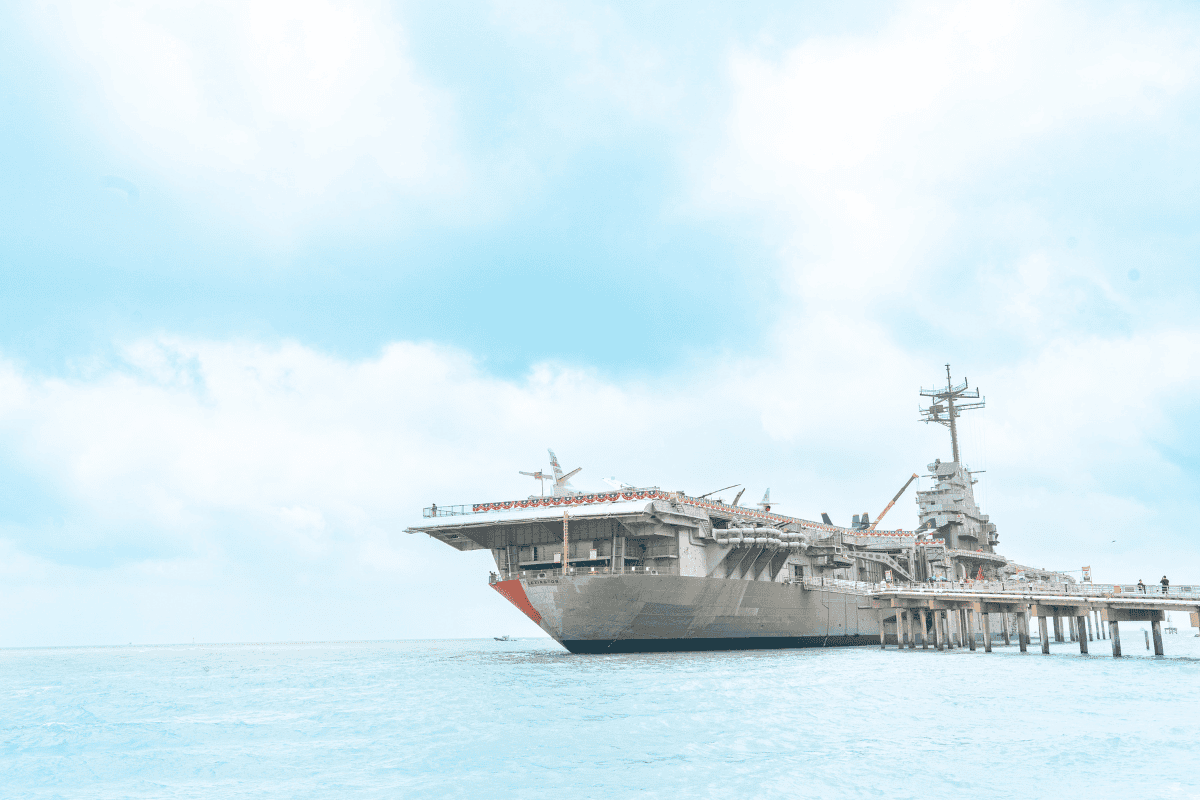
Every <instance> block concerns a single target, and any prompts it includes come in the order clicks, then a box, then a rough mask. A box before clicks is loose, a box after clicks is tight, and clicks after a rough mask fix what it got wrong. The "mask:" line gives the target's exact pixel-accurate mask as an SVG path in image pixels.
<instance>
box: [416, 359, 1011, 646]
mask: <svg viewBox="0 0 1200 800" xmlns="http://www.w3.org/2000/svg"><path fill="white" fill-rule="evenodd" d="M947 376H949V371H948V370H947ZM931 391H932V390H931ZM922 394H923V395H925V392H922ZM975 394H976V395H977V394H978V393H977V392H975ZM926 396H931V397H933V399H934V404H933V405H931V407H930V408H929V409H924V410H923V413H924V414H925V415H926V418H927V419H928V420H929V421H935V422H946V423H947V424H948V426H949V427H950V428H951V435H952V455H953V460H952V461H950V462H941V461H935V462H934V464H932V465H930V471H931V473H932V474H933V476H934V478H935V481H936V483H935V486H934V488H933V489H930V490H927V491H922V492H919V493H918V495H917V500H918V504H919V507H920V519H921V522H922V525H921V526H920V528H919V529H918V530H917V531H905V530H877V529H876V526H875V525H872V524H871V523H870V522H869V520H868V519H867V515H866V514H862V515H861V516H856V517H855V519H854V521H853V522H852V524H851V525H850V526H839V525H835V524H833V522H832V520H831V519H830V518H829V516H828V515H827V514H822V521H821V522H816V521H813V520H808V519H802V518H798V517H791V516H786V515H782V514H779V513H776V512H773V511H771V504H770V500H769V490H768V494H767V495H766V496H764V498H763V501H762V502H761V503H759V504H758V507H756V508H749V507H745V506H740V505H737V504H736V502H735V503H734V504H726V503H724V502H722V501H720V500H718V499H712V498H710V497H707V496H691V495H689V494H687V493H686V492H682V491H669V490H664V489H662V488H659V487H644V488H633V487H628V486H624V485H621V484H618V485H620V486H621V488H619V489H617V490H615V491H608V492H593V493H587V492H577V491H575V490H573V489H572V488H570V487H569V484H567V483H566V480H565V479H566V478H570V477H571V476H573V475H574V474H575V473H577V472H578V471H579V470H578V469H576V470H574V471H572V472H571V473H569V474H565V475H564V473H563V472H562V470H561V468H560V467H559V465H558V459H557V458H555V457H554V455H553V453H551V459H552V465H553V475H554V477H553V478H550V476H544V475H542V473H541V472H540V471H539V472H537V473H523V474H526V475H531V476H532V477H535V478H538V479H539V480H541V479H543V478H545V479H550V480H554V482H555V491H554V493H553V494H551V495H544V494H543V495H541V496H530V497H527V498H525V499H523V500H507V501H500V502H489V503H478V504H474V505H470V506H436V505H435V506H430V507H429V508H426V509H425V510H424V512H423V514H424V517H425V520H424V521H423V522H422V524H420V525H416V526H413V527H412V528H410V529H409V532H410V533H416V532H420V533H425V534H428V535H429V536H431V537H433V538H435V539H438V540H439V541H442V542H444V543H446V544H448V545H450V546H451V547H454V548H456V549H458V550H480V549H488V550H491V552H492V556H493V558H494V559H495V563H496V572H494V573H493V574H492V576H491V584H492V586H493V587H494V588H495V589H496V590H497V591H498V592H499V593H500V594H501V595H503V596H504V597H505V598H507V599H508V600H509V601H511V602H512V603H513V604H514V605H515V606H517V608H519V609H520V610H521V611H522V612H524V613H525V614H526V615H527V616H528V617H529V618H530V619H531V620H533V621H534V622H535V623H537V624H538V625H539V626H540V627H541V628H542V629H543V630H544V631H546V632H547V633H548V634H550V635H551V636H552V637H554V638H555V639H556V640H557V641H559V642H560V643H561V644H563V646H565V647H566V648H567V649H569V650H571V651H572V652H631V651H649V650H696V649H741V648H760V647H803V646H832V645H853V644H867V643H869V642H871V641H876V640H877V639H878V636H879V623H878V621H877V617H876V614H875V612H874V610H873V609H872V606H871V603H870V602H869V600H867V599H866V593H867V591H868V589H869V588H870V587H871V586H872V585H875V584H879V583H882V582H885V581H888V582H902V581H924V580H955V579H961V578H964V577H965V578H977V577H983V578H990V579H995V578H998V577H1003V576H1004V575H1006V574H1008V573H1011V572H1013V571H1014V570H1015V568H1014V566H1013V565H1011V564H1009V562H1008V561H1007V560H1006V559H1005V558H1004V557H1003V556H1000V555H998V554H996V553H995V552H994V549H993V548H994V545H995V542H996V539H995V536H996V528H995V526H994V525H992V524H991V523H990V522H988V518H987V516H986V515H984V514H982V513H981V512H980V511H979V509H978V507H977V506H976V505H975V501H974V495H973V492H972V489H971V486H972V484H971V480H972V479H971V473H970V472H969V471H968V470H966V468H965V467H963V466H961V462H960V460H959V457H958V441H957V429H956V425H955V420H956V419H957V415H958V414H959V413H961V412H962V411H963V410H965V409H966V408H973V407H980V406H981V405H982V403H979V404H978V405H971V404H970V402H966V403H964V402H963V401H964V400H965V399H967V398H969V397H970V396H971V395H970V392H969V391H968V389H967V386H966V383H965V382H964V383H963V384H962V385H961V386H953V385H952V384H950V383H948V385H947V389H946V390H944V391H943V390H938V392H937V393H935V394H933V395H926ZM910 482H911V481H910ZM906 487H907V484H906ZM727 488H732V487H727ZM901 491H903V490H901ZM740 496H741V493H740V492H739V495H738V498H739V499H740ZM893 502H894V500H893ZM888 507H889V508H890V507H891V505H890V504H889V506H888ZM885 511H886V509H885ZM876 523H878V519H877V520H876Z"/></svg>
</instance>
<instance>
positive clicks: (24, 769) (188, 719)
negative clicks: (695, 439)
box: [0, 628, 1200, 798]
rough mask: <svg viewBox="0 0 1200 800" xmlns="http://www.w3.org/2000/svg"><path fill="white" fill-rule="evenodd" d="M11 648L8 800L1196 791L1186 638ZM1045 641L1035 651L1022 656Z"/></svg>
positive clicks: (1196, 677) (4, 766) (1196, 654)
mask: <svg viewBox="0 0 1200 800" xmlns="http://www.w3.org/2000/svg"><path fill="white" fill-rule="evenodd" d="M1122 633H1123V636H1122V640H1123V644H1124V646H1125V651H1126V654H1127V656H1129V657H1127V658H1124V659H1121V660H1117V659H1113V658H1112V657H1111V656H1110V655H1108V654H1107V653H1108V652H1109V650H1108V642H1106V641H1104V642H1092V643H1091V645H1092V649H1093V652H1094V653H1095V655H1092V656H1080V655H1079V654H1078V649H1077V647H1078V646H1077V645H1072V644H1056V645H1053V646H1052V647H1053V651H1054V652H1053V655H1052V656H1050V657H1046V656H1042V655H1041V654H1040V652H1030V653H1029V654H1027V655H1021V654H1019V653H1018V652H1017V649H1016V647H1011V648H1007V649H1006V648H1003V647H997V650H996V652H994V653H992V654H990V655H985V654H984V653H983V652H982V648H981V649H980V651H979V652H976V653H971V652H969V651H966V650H957V651H951V652H945V653H939V652H937V651H934V650H929V651H921V650H917V651H916V652H910V651H907V650H905V651H897V650H896V649H895V648H890V649H889V650H887V651H883V652H881V651H879V650H878V649H877V648H843V649H827V650H815V649H814V650H791V651H786V650H785V651H755V652H737V653H673V654H650V655H610V656H572V655H570V654H568V653H566V652H564V651H563V650H561V649H560V648H559V647H557V646H556V645H555V644H553V643H552V642H550V641H549V640H544V639H529V640H518V641H512V642H496V641H492V640H453V641H408V642H349V643H314V644H247V645H197V646H192V645H186V646H184V645H180V646H156V647H138V646H130V647H91V648H44V649H10V650H0V797H3V798H24V797H29V798H52V797H54V798H57V797H62V798H442V797H472V798H474V797H484V798H537V797H555V798H574V797H595V798H611V797H664V798H681V797H712V798H742V797H745V798H772V797H789V798H790V797H804V798H858V797H870V798H942V797H954V798H960V797H961V798H993V797H995V798H1000V797H1003V798H1011V797H1028V798H1074V797H1081V798H1084V797H1086V798H1118V797H1119V798H1127V797H1132V796H1140V797H1144V798H1176V797H1179V798H1200V639H1196V638H1194V637H1193V636H1192V635H1191V633H1192V631H1191V630H1189V629H1186V628H1181V633H1180V634H1179V635H1175V636H1166V637H1164V639H1165V641H1166V647H1167V657H1166V658H1162V659H1155V658H1151V657H1147V656H1146V651H1145V650H1144V649H1143V644H1142V635H1141V633H1140V631H1137V630H1132V629H1131V630H1128V631H1123V632H1122ZM1036 647H1037V645H1036V643H1035V645H1034V648H1035V649H1036Z"/></svg>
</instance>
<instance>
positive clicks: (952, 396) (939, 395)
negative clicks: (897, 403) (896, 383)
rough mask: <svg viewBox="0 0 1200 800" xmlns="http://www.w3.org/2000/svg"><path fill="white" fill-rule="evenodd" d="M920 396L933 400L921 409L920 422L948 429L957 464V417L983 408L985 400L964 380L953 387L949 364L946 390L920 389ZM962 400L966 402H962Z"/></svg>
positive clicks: (947, 366)
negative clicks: (974, 409) (939, 425)
mask: <svg viewBox="0 0 1200 800" xmlns="http://www.w3.org/2000/svg"><path fill="white" fill-rule="evenodd" d="M921 396H922V397H928V398H931V399H932V400H933V402H932V403H930V405H929V407H928V408H922V409H921V419H922V421H924V422H937V423H940V424H942V425H945V426H946V427H948V428H949V429H950V446H951V449H952V450H953V452H954V462H955V463H958V424H957V420H958V417H959V415H960V414H962V412H964V411H970V410H971V409H973V408H983V406H984V403H986V402H987V398H980V397H979V390H978V389H970V384H969V383H968V381H967V379H966V378H963V382H962V383H960V384H959V385H958V386H955V385H954V381H953V379H951V377H950V365H949V364H947V365H946V388H945V389H922V390H921ZM964 400H966V401H968V402H963V401H964ZM970 401H976V402H970Z"/></svg>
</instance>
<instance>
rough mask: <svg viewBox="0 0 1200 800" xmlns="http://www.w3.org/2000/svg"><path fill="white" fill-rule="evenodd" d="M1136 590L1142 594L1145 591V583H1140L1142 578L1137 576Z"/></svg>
mask: <svg viewBox="0 0 1200 800" xmlns="http://www.w3.org/2000/svg"><path fill="white" fill-rule="evenodd" d="M1138 591H1139V592H1141V593H1142V594H1145V593H1146V584H1144V583H1142V579H1141V578H1138Z"/></svg>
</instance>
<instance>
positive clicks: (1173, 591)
mask: <svg viewBox="0 0 1200 800" xmlns="http://www.w3.org/2000/svg"><path fill="white" fill-rule="evenodd" d="M789 583H793V584H802V585H803V586H805V587H806V588H809V589H835V590H841V591H851V592H877V591H886V590H888V589H903V590H904V591H906V592H919V593H922V594H925V593H928V594H962V593H964V592H973V593H978V594H994V593H1000V592H1003V593H1005V594H1013V593H1017V594H1037V595H1047V594H1061V595H1066V596H1080V597H1147V598H1149V597H1164V598H1167V599H1170V600H1174V599H1179V600H1191V599H1195V598H1200V585H1190V584H1181V585H1179V586H1171V587H1169V588H1168V590H1167V591H1166V592H1165V593H1164V592H1163V591H1162V587H1161V586H1146V587H1144V590H1143V589H1139V588H1138V586H1137V584H1126V583H1057V582H1051V581H936V582H934V583H928V582H923V583H906V582H903V581H892V582H882V583H864V582H862V581H847V580H841V579H838V578H821V577H805V578H796V579H793V580H791V581H789Z"/></svg>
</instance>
